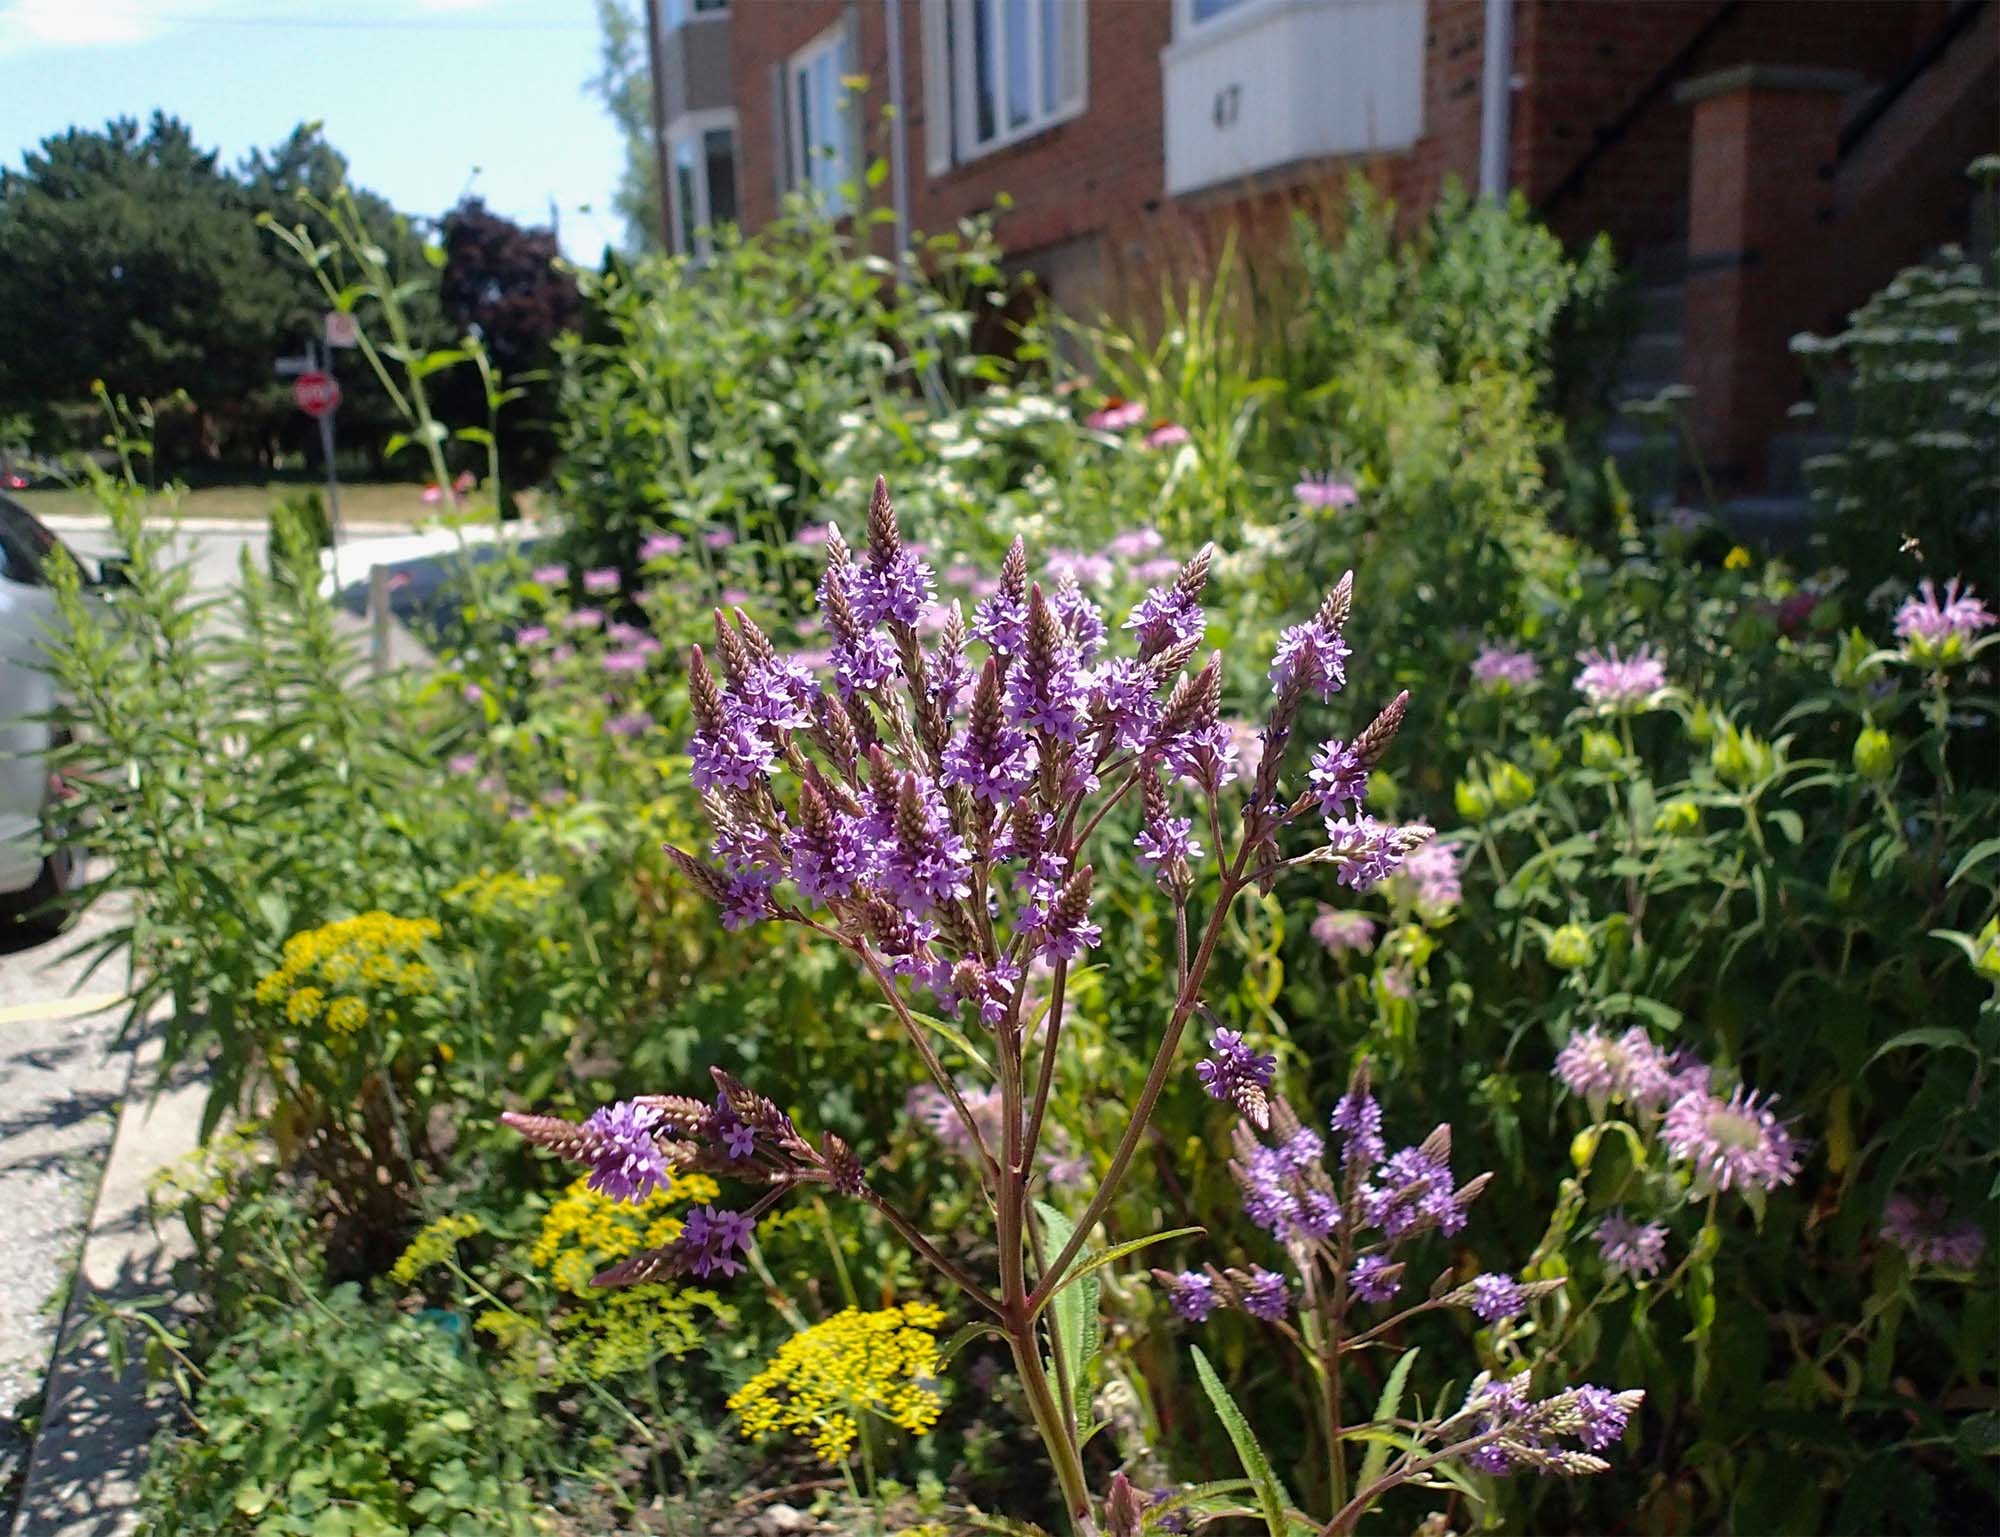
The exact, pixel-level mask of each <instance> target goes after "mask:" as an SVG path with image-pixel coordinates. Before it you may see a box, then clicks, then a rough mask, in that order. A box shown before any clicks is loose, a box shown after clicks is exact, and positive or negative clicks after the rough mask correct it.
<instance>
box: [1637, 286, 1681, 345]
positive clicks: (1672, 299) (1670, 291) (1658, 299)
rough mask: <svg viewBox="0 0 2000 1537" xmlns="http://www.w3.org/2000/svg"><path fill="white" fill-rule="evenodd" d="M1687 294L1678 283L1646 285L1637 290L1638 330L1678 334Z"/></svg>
mask: <svg viewBox="0 0 2000 1537" xmlns="http://www.w3.org/2000/svg"><path fill="white" fill-rule="evenodd" d="M1686 300H1687V293H1686V291H1685V290H1684V289H1683V288H1682V286H1681V285H1680V284H1679V283H1647V284H1644V285H1643V286H1642V287H1641V288H1640V289H1639V329H1640V331H1641V332H1646V331H1672V332H1673V333H1674V334H1675V335H1679V334H1680V329H1681V310H1682V308H1683V307H1684V305H1685V303H1686Z"/></svg>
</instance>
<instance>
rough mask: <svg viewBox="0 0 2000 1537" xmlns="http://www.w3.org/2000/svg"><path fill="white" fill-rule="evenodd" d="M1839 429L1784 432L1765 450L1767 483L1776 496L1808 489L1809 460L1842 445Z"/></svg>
mask: <svg viewBox="0 0 2000 1537" xmlns="http://www.w3.org/2000/svg"><path fill="white" fill-rule="evenodd" d="M1841 442H1842V439H1841V436H1840V434H1839V433H1837V432H1822V431H1814V430H1807V429H1793V430H1787V431H1784V432H1780V433H1779V434H1778V435H1777V436H1776V437H1774V438H1772V439H1771V446H1770V447H1769V448H1768V449H1766V450H1765V458H1764V485H1765V489H1767V490H1768V491H1770V492H1771V494H1772V495H1774V496H1803V495H1805V493H1806V475H1805V463H1806V461H1807V460H1808V459H1814V458H1817V457H1818V456H1819V455H1821V454H1830V453H1832V452H1834V451H1835V450H1836V449H1838V448H1839V447H1840V445H1841Z"/></svg>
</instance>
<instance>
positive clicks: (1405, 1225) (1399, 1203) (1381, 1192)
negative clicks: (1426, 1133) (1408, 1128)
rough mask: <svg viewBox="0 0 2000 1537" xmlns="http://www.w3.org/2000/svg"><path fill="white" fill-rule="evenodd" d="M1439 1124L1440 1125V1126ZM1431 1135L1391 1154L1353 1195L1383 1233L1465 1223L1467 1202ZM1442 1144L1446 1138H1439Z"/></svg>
mask: <svg viewBox="0 0 2000 1537" xmlns="http://www.w3.org/2000/svg"><path fill="white" fill-rule="evenodd" d="M1442 1129H1443V1128H1440V1130H1442ZM1439 1141H1440V1139H1438V1138H1437V1137H1435V1136H1433V1137H1432V1138H1430V1139H1427V1140H1426V1141H1425V1142H1424V1144H1423V1145H1422V1146H1421V1147H1406V1148H1402V1149H1400V1150H1398V1151H1397V1152H1394V1153H1392V1154H1390V1155H1389V1156H1388V1157H1387V1158H1385V1159H1384V1160H1383V1161H1382V1162H1381V1163H1380V1164H1379V1165H1377V1167H1376V1168H1375V1170H1374V1171H1373V1172H1372V1173H1371V1174H1370V1175H1369V1177H1368V1178H1367V1179H1364V1180H1363V1181H1362V1182H1361V1184H1360V1186H1359V1188H1358V1190H1357V1191H1356V1194H1357V1196H1358V1198H1359V1200H1360V1214H1361V1219H1362V1221H1363V1223H1364V1224H1365V1225H1366V1226H1368V1227H1372V1228H1379V1229H1380V1230H1381V1232H1382V1235H1383V1237H1385V1238H1391V1239H1395V1238H1407V1237H1409V1236H1411V1235H1412V1234H1414V1233H1419V1232H1423V1231H1424V1230H1426V1229H1428V1228H1433V1227H1434V1228H1436V1229H1437V1230H1438V1231H1439V1232H1441V1233H1446V1234H1450V1233H1456V1232H1458V1231H1459V1230H1460V1229H1461V1228H1463V1227H1464V1226H1465V1206H1466V1204H1467V1203H1465V1202H1461V1201H1460V1200H1459V1199H1458V1193H1457V1190H1456V1188H1455V1187H1454V1186H1453V1184H1452V1179H1451V1165H1450V1164H1449V1163H1448V1162H1447V1161H1446V1158H1445V1155H1444V1152H1443V1151H1442V1150H1441V1149H1440V1148H1439V1146H1438V1145H1437V1144H1438V1142H1439ZM1442 1141H1443V1145H1444V1148H1446V1149H1448V1148H1449V1146H1450V1139H1449V1137H1446V1138H1444V1139H1442Z"/></svg>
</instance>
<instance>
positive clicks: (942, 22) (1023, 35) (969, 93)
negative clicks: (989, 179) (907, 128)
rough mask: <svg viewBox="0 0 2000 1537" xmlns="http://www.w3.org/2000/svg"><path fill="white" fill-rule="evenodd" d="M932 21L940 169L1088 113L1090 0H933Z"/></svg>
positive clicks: (927, 21) (932, 139)
mask: <svg viewBox="0 0 2000 1537" xmlns="http://www.w3.org/2000/svg"><path fill="white" fill-rule="evenodd" d="M1121 3H1122V0H1121ZM923 18H924V91H925V98H924V136H925V144H926V156H925V158H926V160H927V161H928V162H929V166H930V170H931V173H932V174H933V175H935V174H937V173H938V172H940V171H943V170H946V169H948V168H949V167H951V166H954V165H962V164H964V163H965V162H966V161H968V160H976V159H977V158H978V157H979V156H981V155H984V154H987V153H989V152H990V151H992V150H996V149H1002V148H1004V147H1005V146H1007V145H1009V144H1015V143H1018V142H1019V141H1020V140H1022V139H1026V138H1031V137H1033V136H1034V135H1035V134H1038V133H1041V132H1043V131H1044V130H1046V129H1049V128H1053V127H1054V126H1055V125H1056V124H1057V123H1060V122H1063V121H1065V120H1067V119H1069V118H1072V117H1075V116H1076V115H1077V114H1078V113H1080V112H1081V111H1083V107H1084V101H1085V95H1086V91H1085V87H1086V84H1087V82H1088V79H1089V69H1088V67H1087V62H1088V61H1087V59H1086V57H1085V46H1086V45H1085V41H1084V34H1085V25H1084V23H1085V16H1084V0H929V3H926V4H925V6H924V8H923Z"/></svg>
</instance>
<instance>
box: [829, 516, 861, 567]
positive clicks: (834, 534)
mask: <svg viewBox="0 0 2000 1537" xmlns="http://www.w3.org/2000/svg"><path fill="white" fill-rule="evenodd" d="M853 566H854V552H853V551H852V550H850V549H849V548H848V547H847V540H846V538H845V537H844V536H843V535H842V534H841V532H840V525H839V524H838V523H829V524H827V526H826V569H827V572H828V573H829V574H832V573H834V572H838V573H839V574H840V575H841V576H842V577H845V576H846V575H847V573H848V572H849V571H850V570H852V569H853Z"/></svg>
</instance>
